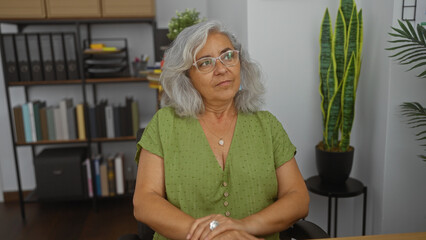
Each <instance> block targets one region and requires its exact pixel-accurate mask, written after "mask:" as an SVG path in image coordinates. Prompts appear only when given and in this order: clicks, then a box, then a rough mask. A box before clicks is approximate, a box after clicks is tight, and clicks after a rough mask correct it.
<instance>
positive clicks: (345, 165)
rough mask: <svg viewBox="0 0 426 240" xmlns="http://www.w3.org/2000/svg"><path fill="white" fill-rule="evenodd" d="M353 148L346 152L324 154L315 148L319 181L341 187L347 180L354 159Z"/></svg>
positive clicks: (324, 152)
mask: <svg viewBox="0 0 426 240" xmlns="http://www.w3.org/2000/svg"><path fill="white" fill-rule="evenodd" d="M354 150H355V149H354V148H351V150H350V151H348V152H326V151H322V150H320V149H318V147H315V157H316V163H317V170H318V174H319V176H320V178H321V181H324V182H326V183H329V184H333V185H343V184H345V182H346V180H347V179H348V178H349V174H350V173H351V170H352V163H353V159H354Z"/></svg>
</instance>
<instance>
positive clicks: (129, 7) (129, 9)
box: [102, 0, 155, 17]
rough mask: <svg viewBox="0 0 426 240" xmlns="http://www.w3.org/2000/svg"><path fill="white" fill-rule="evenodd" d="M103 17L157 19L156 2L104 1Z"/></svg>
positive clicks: (134, 0) (150, 0) (143, 0)
mask: <svg viewBox="0 0 426 240" xmlns="http://www.w3.org/2000/svg"><path fill="white" fill-rule="evenodd" d="M102 17H155V1H154V0H120V1H117V0H102Z"/></svg>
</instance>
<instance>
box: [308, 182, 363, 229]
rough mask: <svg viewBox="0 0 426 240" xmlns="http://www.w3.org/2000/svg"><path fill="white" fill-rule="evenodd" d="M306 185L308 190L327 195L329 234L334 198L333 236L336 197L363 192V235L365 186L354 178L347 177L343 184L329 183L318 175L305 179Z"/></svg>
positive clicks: (345, 196) (351, 195) (352, 195)
mask: <svg viewBox="0 0 426 240" xmlns="http://www.w3.org/2000/svg"><path fill="white" fill-rule="evenodd" d="M306 186H307V188H308V190H309V191H310V192H313V193H316V194H319V195H321V196H326V197H328V220H327V223H328V225H327V233H328V235H330V236H331V207H332V206H331V205H332V198H334V237H337V210H338V208H337V199H338V198H348V197H355V196H358V195H360V194H364V203H363V215H362V235H365V220H366V212H367V186H364V184H363V183H362V182H361V181H359V180H357V179H354V178H348V180H347V181H346V183H345V184H344V185H331V184H328V183H324V182H322V181H321V178H320V177H319V176H313V177H310V178H309V179H308V180H306Z"/></svg>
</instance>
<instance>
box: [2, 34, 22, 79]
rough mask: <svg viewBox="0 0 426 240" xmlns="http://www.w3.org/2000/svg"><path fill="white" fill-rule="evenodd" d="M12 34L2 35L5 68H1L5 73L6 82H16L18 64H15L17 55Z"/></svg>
mask: <svg viewBox="0 0 426 240" xmlns="http://www.w3.org/2000/svg"><path fill="white" fill-rule="evenodd" d="M13 36H14V35H11V34H5V35H3V36H2V43H3V49H4V58H5V59H4V60H3V61H4V62H5V68H4V69H3V71H4V74H5V79H6V80H7V81H8V82H18V81H19V74H18V65H17V57H16V53H15V49H16V48H15V41H14V39H13Z"/></svg>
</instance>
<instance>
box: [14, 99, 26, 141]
mask: <svg viewBox="0 0 426 240" xmlns="http://www.w3.org/2000/svg"><path fill="white" fill-rule="evenodd" d="M13 119H14V122H15V136H16V141H17V142H18V143H24V142H25V130H24V120H23V118H22V106H20V105H18V106H15V107H14V108H13Z"/></svg>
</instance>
